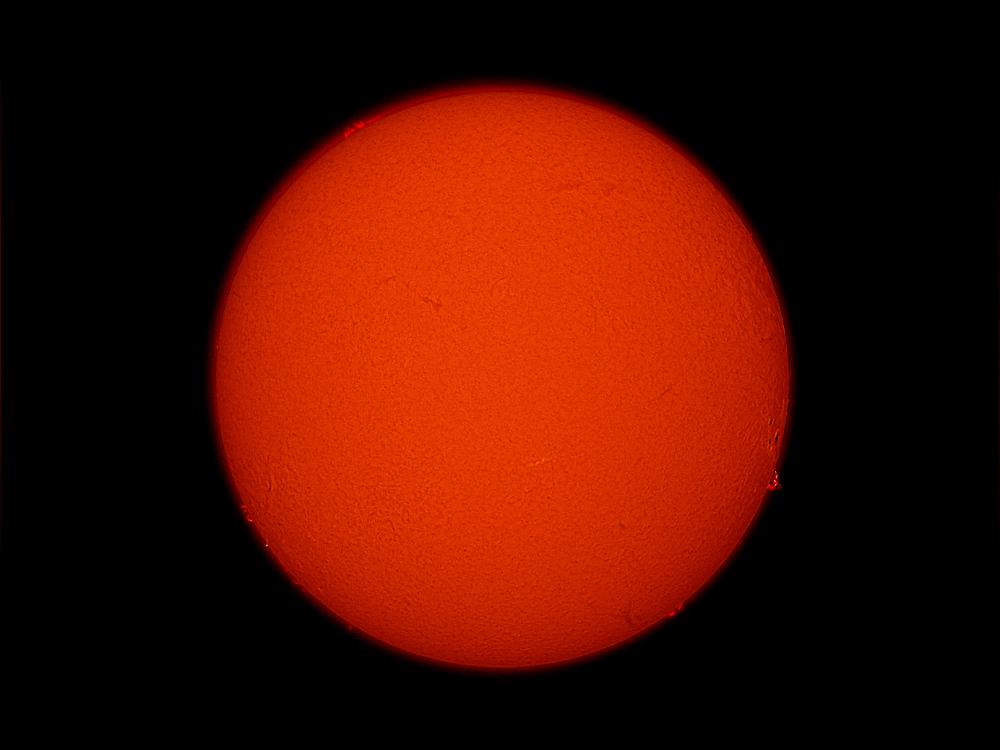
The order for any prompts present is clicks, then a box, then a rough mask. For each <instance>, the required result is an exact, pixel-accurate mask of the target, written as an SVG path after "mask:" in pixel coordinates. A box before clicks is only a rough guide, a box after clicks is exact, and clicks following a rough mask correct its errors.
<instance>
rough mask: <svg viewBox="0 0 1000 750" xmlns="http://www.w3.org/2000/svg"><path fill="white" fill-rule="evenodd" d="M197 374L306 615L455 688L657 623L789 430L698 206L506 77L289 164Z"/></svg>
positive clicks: (629, 146)
mask: <svg viewBox="0 0 1000 750" xmlns="http://www.w3.org/2000/svg"><path fill="white" fill-rule="evenodd" d="M212 359H213V361H212V369H211V373H210V382H211V396H212V405H213V410H214V417H215V425H216V432H217V437H218V442H219V446H220V454H221V457H222V460H223V462H224V465H225V468H226V471H227V473H228V475H229V477H230V480H231V485H232V489H233V493H234V495H235V496H236V497H237V498H238V501H239V502H240V504H241V507H242V509H243V511H244V514H245V516H246V518H247V520H248V522H249V523H250V524H251V525H252V527H253V529H254V532H255V533H256V535H257V536H258V538H259V539H260V540H261V542H262V544H263V545H266V549H267V552H268V553H269V554H270V555H271V557H272V558H273V560H274V561H275V562H276V563H277V564H278V565H279V566H280V568H281V569H282V570H284V571H285V573H286V574H287V576H288V577H289V578H290V579H291V581H293V582H294V583H295V584H296V585H297V586H298V587H299V588H300V589H301V590H302V591H303V592H304V593H305V594H306V595H307V596H309V597H310V598H311V599H312V600H313V601H314V602H315V603H316V604H317V606H319V607H321V608H323V609H324V610H325V611H327V612H328V613H329V614H330V615H332V617H333V618H334V620H335V621H337V622H339V623H341V624H343V625H345V626H349V627H351V628H352V629H354V630H355V631H356V632H359V633H362V634H364V635H365V636H367V637H368V638H370V639H373V640H374V641H376V642H378V643H380V644H382V645H384V646H386V647H388V648H391V649H393V650H395V651H396V652H398V653H401V654H405V655H407V656H409V657H411V658H417V659H423V660H429V661H431V662H435V663H439V664H445V665H452V666H459V667H466V668H478V669H531V668H538V667H544V666H549V665H555V664H562V663H566V662H570V661H574V660H579V659H583V658H587V657H592V656H594V655H597V654H601V653H604V652H606V651H607V650H609V649H611V648H614V647H616V646H618V645H621V644H623V643H625V642H627V641H629V640H631V639H633V638H635V637H637V636H639V635H641V634H643V633H644V632H647V631H648V630H650V629H651V628H653V627H654V626H656V625H658V624H661V623H663V622H664V621H665V620H667V619H668V618H670V617H671V616H672V615H674V614H676V613H677V612H678V611H679V610H680V609H681V608H682V607H683V606H684V604H685V603H686V602H688V601H690V600H691V599H692V597H694V596H695V595H697V594H698V592H699V591H701V590H702V589H703V588H704V587H705V586H707V585H710V582H711V581H712V579H713V578H714V577H715V575H716V574H717V573H718V572H719V570H720V569H721V568H722V567H723V566H724V565H725V563H726V561H727V560H728V559H730V557H731V556H732V555H733V553H734V552H735V551H736V550H737V548H738V547H739V545H740V542H741V541H742V540H743V539H744V537H745V535H746V534H747V533H748V531H749V530H750V528H751V526H752V523H753V521H754V519H755V518H756V517H757V515H758V513H759V511H760V509H761V507H762V504H763V503H764V501H765V499H766V496H767V494H768V488H769V485H771V486H773V484H772V482H773V481H774V479H775V471H776V469H777V468H778V464H779V462H780V457H781V454H782V446H783V441H784V437H785V435H784V432H785V424H786V421H787V417H788V409H789V387H790V382H789V381H790V368H789V351H788V342H787V337H786V331H785V323H784V317H783V312H782V305H781V301H780V297H779V295H778V292H777V290H776V287H775V284H774V282H773V280H772V277H771V274H770V273H769V269H768V265H767V262H766V260H765V257H764V255H763V250H762V248H761V247H760V245H759V244H758V242H757V241H756V239H755V237H754V234H753V233H752V231H751V229H750V228H749V227H748V224H747V222H746V221H745V220H744V218H743V217H742V215H741V213H740V212H739V211H738V210H737V208H736V207H735V206H734V204H733V202H732V201H731V200H730V199H729V198H728V197H727V195H726V194H725V193H724V191H723V190H722V189H721V188H720V186H719V185H718V184H716V182H715V181H714V180H713V179H711V178H710V177H709V176H708V174H707V173H706V171H705V169H704V168H703V167H701V166H700V165H699V164H698V163H697V162H696V161H695V160H694V158H693V157H691V156H690V155H688V154H687V153H686V152H685V151H684V150H683V149H682V148H681V147H680V146H679V145H677V144H676V143H674V142H673V141H672V140H671V139H670V138H669V137H668V135H666V134H663V133H660V132H658V131H657V130H656V129H655V128H654V127H652V126H651V125H649V124H647V123H645V122H643V121H641V120H639V119H637V118H634V117H632V116H630V115H629V114H627V113H625V112H622V111H620V110H618V109H616V108H615V107H613V106H611V105H608V104H605V103H602V102H599V101H595V100H591V99H588V98H586V97H583V96H581V95H578V94H568V93H564V92H558V91H549V90H545V89H532V88H518V87H513V86H510V87H502V86H497V87H490V88H486V87H480V88H469V89H463V90H450V91H438V92H434V93H432V94H429V95H426V96H422V97H417V98H414V99H410V100H407V101H403V102H400V103H397V104H395V105H391V106H388V107H386V108H385V109H384V110H382V111H381V112H378V113H377V114H375V115H372V116H369V117H367V118H366V119H359V120H358V121H356V122H355V123H354V124H352V125H351V126H350V127H348V128H347V129H346V130H343V131H342V132H339V133H337V134H336V135H335V136H334V137H332V138H331V139H330V140H329V142H328V143H326V144H324V145H323V146H322V147H321V148H320V149H319V150H317V151H316V152H315V153H314V154H313V155H312V156H311V157H309V158H308V159H307V160H306V161H305V162H304V163H303V164H302V165H301V166H300V167H299V168H297V169H296V170H295V171H294V172H293V173H292V174H291V175H290V176H289V177H288V179H287V180H286V181H285V182H284V183H283V184H282V185H280V186H278V188H277V189H276V191H275V193H274V195H273V197H272V198H271V200H270V201H269V202H268V203H267V205H266V206H265V207H263V209H262V210H261V212H260V214H259V216H258V218H257V221H256V222H255V225H254V226H253V228H252V229H251V230H250V231H249V232H248V234H247V237H246V240H245V242H244V244H243V246H242V247H241V248H240V252H239V253H238V254H237V255H236V257H235V258H234V261H233V265H232V268H231V271H230V274H229V278H228V282H227V285H226V287H225V290H224V291H223V294H222V296H221V298H220V303H219V309H218V316H217V322H216V330H215V334H214V341H213V358H212ZM681 616H683V615H681Z"/></svg>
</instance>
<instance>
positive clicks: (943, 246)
mask: <svg viewBox="0 0 1000 750" xmlns="http://www.w3.org/2000/svg"><path fill="white" fill-rule="evenodd" d="M806 47H808V45H806ZM865 54H866V56H865V57H864V58H863V59H860V60H859V59H858V57H857V52H856V51H855V53H852V54H850V55H848V54H847V53H845V52H844V51H843V50H841V49H840V48H839V47H836V46H833V47H830V48H823V49H821V50H809V49H807V48H803V49H798V50H795V51H793V52H788V53H785V54H774V55H771V56H762V55H754V56H751V57H741V56H739V55H734V57H733V58H732V59H729V60H724V59H719V58H717V57H715V58H712V59H711V60H709V59H708V58H706V59H700V60H691V59H689V58H688V59H686V60H685V61H684V62H685V63H686V64H681V63H679V62H678V60H669V59H667V58H666V57H661V56H659V55H658V53H654V52H649V53H647V54H644V55H643V54H637V53H628V51H627V45H624V44H623V45H622V49H620V50H613V51H612V50H604V51H603V52H602V53H600V54H598V53H594V54H591V55H584V54H577V55H573V54H569V53H563V52H558V53H556V52H552V51H549V52H546V53H538V54H537V55H535V56H530V55H528V54H524V53H520V54H518V55H517V56H514V55H509V54H506V55H505V54H499V53H498V54H496V55H494V56H492V57H490V56H489V55H486V54H482V55H480V56H478V57H477V56H474V55H473V54H472V53H471V52H470V51H466V52H465V53H464V54H463V55H461V56H455V55H444V54H441V55H439V56H438V57H435V56H433V55H429V54H426V51H425V53H424V54H419V55H418V54H402V55H400V57H399V58H393V59H392V60H390V59H389V58H388V57H387V56H383V57H382V59H381V63H380V62H379V59H378V56H375V57H372V56H371V55H366V56H365V57H364V58H363V59H362V60H361V61H359V57H358V56H357V54H354V53H352V52H346V51H343V49H341V51H340V52H339V53H338V54H332V53H331V54H329V55H322V56H320V60H319V61H316V60H313V61H310V63H309V64H308V65H307V64H301V65H299V64H284V65H276V64H274V63H273V62H267V63H266V64H265V63H263V62H261V61H258V62H255V63H250V62H247V61H246V60H245V59H242V58H241V59H232V60H230V61H229V62H228V63H224V64H214V65H207V64H198V65H191V66H184V65H181V64H180V63H171V64H169V65H160V64H154V63H153V61H152V60H151V59H147V58H144V57H141V56H139V57H137V56H135V55H134V54H133V55H131V56H129V57H128V58H127V59H125V58H115V59H112V60H108V61H104V62H101V63H94V64H88V65H79V66H78V65H74V64H69V63H67V64H65V65H59V66H55V67H54V68H53V69H45V70H43V69H42V68H40V67H32V66H27V67H22V68H21V70H20V72H16V71H15V72H11V71H14V69H15V68H16V67H18V66H11V67H10V68H8V70H7V71H5V74H4V78H3V82H2V86H3V88H2V91H0V94H2V107H3V201H4V202H3V271H2V273H3V420H4V421H3V429H4V432H3V474H2V479H3V506H2V512H3V516H2V534H3V537H2V539H3V545H2V555H3V562H2V566H3V567H2V574H3V602H4V603H3V619H4V660H5V663H6V665H7V669H9V670H10V671H9V672H8V674H9V675H11V677H10V678H9V679H11V681H12V682H14V683H15V684H17V685H19V686H20V687H21V691H20V692H21V695H22V697H23V696H27V697H28V698H29V699H31V698H32V696H35V697H37V696H44V695H46V694H47V692H46V691H48V690H51V689H52V686H53V685H62V686H64V687H65V686H70V687H66V689H67V690H71V691H74V692H75V694H76V695H77V696H79V697H88V696H91V697H92V696H93V695H95V694H104V693H105V691H109V690H110V691H111V692H112V693H113V694H114V695H117V696H126V695H127V696H130V697H131V698H132V699H133V700H138V701H143V700H145V698H144V697H143V696H148V695H150V694H152V693H156V692H158V691H163V690H167V688H166V687H165V686H168V685H176V684H178V683H179V684H180V685H182V686H183V692H184V693H185V694H186V695H192V694H199V695H201V694H204V695H206V696H215V697H216V698H217V697H218V696H220V695H230V696H232V695H247V694H249V693H253V694H255V695H257V696H258V699H262V698H263V696H268V695H278V694H281V693H282V692H284V691H287V690H294V689H295V687H296V686H302V685H303V684H310V685H314V686H317V688H318V690H319V692H320V694H325V693H328V694H330V695H335V694H337V693H338V692H340V691H350V692H352V693H355V694H361V695H372V696H375V695H378V696H382V697H384V696H385V695H387V694H390V693H393V694H395V693H397V692H398V694H399V695H408V696H409V700H411V701H413V702H415V703H416V704H419V705H426V706H435V705H442V704H441V702H442V701H444V702H445V703H446V704H447V705H452V704H450V703H447V702H448V701H451V700H453V699H456V698H458V697H460V696H464V697H469V696H472V697H473V698H476V697H478V696H489V697H490V699H491V700H492V701H494V702H497V701H504V700H524V699H529V700H539V701H545V702H547V703H549V704H551V703H553V702H560V701H565V702H567V703H570V704H572V703H573V701H574V700H575V699H576V698H580V697H582V696H614V695H617V696H622V695H625V696H628V695H632V694H640V693H645V694H647V695H652V696H653V697H655V698H657V699H665V696H667V695H672V696H676V695H684V696H686V697H687V698H688V699H693V700H694V701H695V702H700V703H703V704H705V705H719V704H720V703H722V702H724V701H731V702H734V703H737V702H748V701H761V702H763V703H766V704H768V705H770V706H772V707H784V708H787V707H788V706H790V705H791V704H792V703H796V704H798V703H801V702H811V703H813V704H816V705H830V706H840V707H841V708H840V709H838V710H842V711H843V712H845V713H850V712H851V711H852V710H854V709H856V708H857V707H858V706H859V705H868V706H870V707H874V708H873V710H878V706H880V705H882V703H883V702H884V701H886V700H889V699H890V697H891V698H892V699H893V700H896V699H899V698H900V696H901V695H906V696H911V695H912V696H922V697H927V696H928V695H937V694H942V695H945V694H949V695H955V694H962V695H965V694H966V693H969V694H978V695H979V696H980V697H985V699H986V702H987V705H989V701H990V700H991V696H993V695H995V692H994V691H995V690H996V686H997V672H996V666H997V662H996V634H997V632H998V631H997V626H998V624H1000V623H998V618H997V602H998V593H1000V588H998V584H1000V577H998V570H1000V564H998V561H1000V554H998V549H1000V544H998V535H1000V518H998V494H997V475H998V470H997V460H996V459H997V455H998V444H997V434H996V433H997V415H998V404H997V384H998V377H997V375H998V373H997V356H996V354H997V330H996V329H997V326H996V323H997V319H998V316H997V309H998V308H997V297H996V288H997V279H998V269H997V248H998V246H997V236H996V231H997V197H998V193H997V178H998V174H1000V172H998V169H997V167H998V159H997V148H996V137H995V136H996V133H997V132H1000V131H998V130H997V129H996V124H997V123H996V118H995V116H992V115H991V114H990V113H989V106H988V104H989V100H990V98H991V92H995V79H992V84H993V85H992V86H987V85H986V83H989V82H991V80H990V77H989V76H987V75H984V73H983V71H984V70H986V69H987V66H986V65H985V62H988V60H984V59H980V58H978V57H975V56H969V57H968V58H961V59H956V58H954V57H953V56H945V55H943V54H942V55H937V54H936V53H934V52H933V51H927V50H915V51H912V52H911V53H910V54H909V55H906V56H902V57H901V56H900V55H895V56H887V57H886V58H885V59H881V58H880V57H879V56H877V55H876V54H875V53H874V52H872V51H871V50H869V51H868V52H866V53H865ZM152 57H154V56H152V55H151V56H150V58H152ZM512 60H513V62H512ZM476 82H484V83H497V82H523V83H528V84H534V85H542V86H551V87H556V88H568V89H570V90H572V91H575V92H578V93H581V94H584V95H587V96H592V97H596V98H600V99H604V100H605V101H607V102H608V103H609V104H611V105H613V106H615V107H618V108H621V109H624V110H627V111H631V112H634V113H635V114H637V115H638V116H640V117H642V118H644V119H645V120H647V121H649V122H650V123H651V124H653V125H655V126H658V127H660V128H661V129H662V130H664V131H665V132H666V133H668V134H670V135H671V136H672V137H674V138H675V139H676V140H677V141H678V142H679V143H681V144H682V145H683V146H685V147H686V148H687V149H688V151H689V152H691V153H692V154H694V155H695V156H696V157H697V158H698V159H699V160H700V161H701V162H702V163H703V164H704V165H705V166H707V168H708V169H709V170H710V171H711V172H712V173H713V174H714V175H715V177H716V178H717V179H718V180H719V181H720V183H721V184H722V185H724V186H725V187H726V188H727V189H728V191H729V192H730V194H731V195H732V196H733V197H734V198H735V200H736V202H737V203H738V204H739V205H740V206H741V207H742V209H743V212H744V214H745V216H746V217H747V218H748V219H749V221H750V223H751V224H752V225H753V227H754V229H755V231H756V233H757V234H758V237H759V238H760V239H761V241H762V244H763V246H764V247H765V249H766V251H767V253H768V254H769V257H770V261H771V265H772V270H773V273H774V275H775V278H776V281H777V284H778V286H779V288H780V290H781V293H782V295H783V297H784V300H785V304H786V308H787V314H788V324H789V327H790V338H791V346H792V353H793V368H794V378H795V387H794V392H793V404H792V405H793V413H792V421H791V424H790V426H789V430H788V435H787V453H786V457H785V460H784V464H783V468H782V472H781V480H782V483H783V485H784V489H782V490H781V491H779V492H777V493H773V494H772V496H771V499H770V501H769V502H768V504H767V505H766V508H765V511H764V512H763V514H762V516H761V517H760V519H759V521H758V523H757V525H756V526H755V527H754V529H753V531H752V533H751V534H750V536H749V537H748V538H747V540H746V542H745V544H744V545H743V547H742V548H741V549H740V550H739V551H738V553H737V554H736V556H735V557H734V558H733V559H732V561H731V563H730V565H729V566H728V567H727V568H726V569H725V571H724V573H723V574H722V575H721V576H720V577H719V578H718V579H717V580H716V581H715V583H714V584H713V585H712V586H711V587H710V588H709V589H708V590H706V591H705V592H704V593H703V595H701V596H700V597H698V598H697V599H696V600H695V601H693V602H691V603H690V604H689V605H688V606H687V607H686V609H685V610H684V612H683V613H682V614H681V615H680V616H679V617H677V618H675V619H674V620H672V621H670V622H669V623H668V624H666V625H665V626H663V627H661V628H659V629H657V630H655V631H654V632H652V633H650V634H649V635H648V636H646V637H644V638H642V639H640V640H638V641H636V642H635V643H633V644H631V645H628V646H626V647H624V648H622V649H620V650H617V651H614V652H612V653H610V654H608V655H606V656H603V657H601V658H599V659H596V660H594V661H590V662H586V663H581V664H577V665H572V666H568V667H563V668H559V669H555V670H547V671H541V672H536V673H531V674H527V675H495V674H483V673H470V672H464V671H456V670H450V669H445V668H440V667H434V666H430V665H427V664H425V663H422V662H417V661H411V660H409V659H406V658H403V657H401V656H399V655H397V654H395V653H390V652H386V651H384V650H382V649H381V648H379V647H377V646H374V645H372V644H370V643H369V642H368V641H366V640H364V639H361V638H359V637H357V636H356V635H355V634H350V633H347V632H345V631H344V630H343V629H342V628H341V627H340V626H338V625H336V624H334V623H333V622H332V621H331V620H329V619H328V618H327V616H326V615H324V614H323V613H322V612H320V611H318V610H317V609H316V608H314V606H313V605H312V604H311V603H310V602H309V601H307V600H306V599H305V598H304V597H303V596H301V595H300V594H299V593H297V592H296V591H295V590H294V589H293V588H292V587H291V586H290V585H289V584H288V583H286V581H285V579H284V578H283V576H282V575H281V574H280V573H279V572H278V571H277V570H276V569H275V568H274V567H273V565H272V563H271V562H270V561H269V559H268V558H267V557H266V555H265V554H264V553H263V552H262V551H261V550H260V549H259V548H258V546H257V544H256V542H255V540H254V538H253V537H252V535H251V533H250V531H249V530H248V528H247V527H246V526H245V525H244V523H243V521H242V519H241V517H240V515H239V512H238V510H237V507H236V504H235V503H234V502H233V498H232V496H231V494H230V491H229V488H228V486H227V483H226V479H225V476H224V474H223V472H222V470H221V468H220V465H219V460H218V457H217V454H216V449H215V445H214V441H213V435H212V432H211V423H210V417H209V411H208V401H207V398H208V394H207V381H206V366H207V353H208V347H209V334H210V327H211V323H212V318H213V315H214V312H215V305H216V302H217V295H218V293H219V291H220V288H221V284H222V282H223V279H224V275H225V273H226V271H227V268H228V264H229V262H230V261H231V259H232V257H233V253H234V252H235V250H236V248H237V246H238V244H239V242H240V240H241V238H242V236H243V233H244V232H245V231H246V229H247V228H248V225H249V223H250V222H251V221H252V219H253V217H254V216H255V214H256V212H257V211H258V210H259V209H260V208H261V206H262V205H263V203H264V202H265V201H266V199H267V198H268V195H269V193H270V191H271V190H272V189H273V188H274V187H275V186H276V185H277V183H278V182H279V181H280V180H281V179H282V178H283V177H284V176H286V175H287V174H288V172H289V171H290V170H291V169H293V168H294V167H295V166H296V165H297V163H298V162H299V161H300V160H301V159H303V157H305V156H306V155H308V154H309V153H310V152H311V150H312V149H314V148H315V147H316V146H318V145H319V144H320V143H321V142H322V141H323V140H324V139H325V138H327V137H328V136H330V135H331V134H332V133H334V132H336V131H338V130H341V129H342V128H343V127H344V126H345V125H347V124H349V123H350V122H351V121H352V120H354V119H357V117H358V116H359V115H363V114H368V113H371V112H373V111H377V110H378V109H379V108H380V107H382V106H384V105H386V104H389V103H392V102H393V101H394V100H397V99H399V98H402V97H409V96H412V95H414V94H418V93H420V92H422V91H425V90H427V89H430V88H437V87H441V86H449V85H468V84H470V83H476ZM981 679H982V680H985V682H979V681H978V680H981ZM984 685H985V687H984ZM380 699H381V698H380ZM496 705H499V703H497V704H496ZM851 707H853V709H852V708H851Z"/></svg>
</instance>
